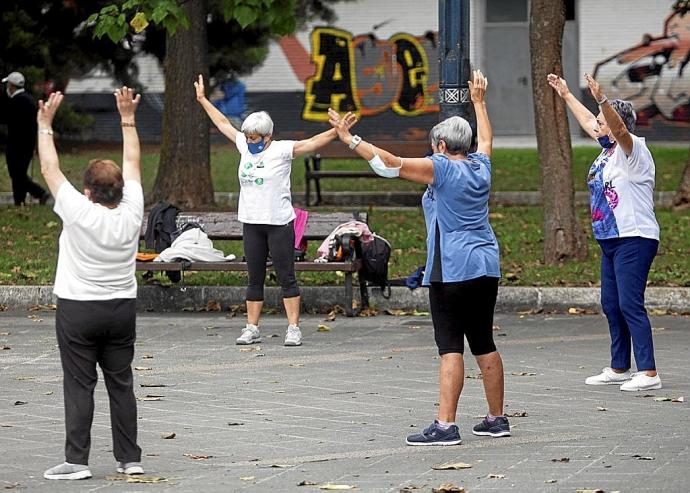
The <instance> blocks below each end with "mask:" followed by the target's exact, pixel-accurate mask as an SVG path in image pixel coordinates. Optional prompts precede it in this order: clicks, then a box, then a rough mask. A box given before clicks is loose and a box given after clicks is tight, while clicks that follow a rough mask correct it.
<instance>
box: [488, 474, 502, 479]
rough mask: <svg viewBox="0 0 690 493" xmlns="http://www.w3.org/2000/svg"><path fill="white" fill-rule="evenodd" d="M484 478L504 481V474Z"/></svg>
mask: <svg viewBox="0 0 690 493" xmlns="http://www.w3.org/2000/svg"><path fill="white" fill-rule="evenodd" d="M486 478H487V479H505V475H504V474H489V475H488V476H487V477H486Z"/></svg>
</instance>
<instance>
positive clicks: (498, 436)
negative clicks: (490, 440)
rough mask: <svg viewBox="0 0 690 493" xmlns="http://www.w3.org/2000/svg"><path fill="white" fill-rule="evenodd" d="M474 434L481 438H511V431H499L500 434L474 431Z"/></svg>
mask: <svg viewBox="0 0 690 493" xmlns="http://www.w3.org/2000/svg"><path fill="white" fill-rule="evenodd" d="M472 434H473V435H477V436H479V437H494V438H500V437H509V436H510V432H509V431H499V432H498V433H491V432H490V431H474V430H472Z"/></svg>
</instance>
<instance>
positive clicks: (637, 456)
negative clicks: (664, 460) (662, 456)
mask: <svg viewBox="0 0 690 493" xmlns="http://www.w3.org/2000/svg"><path fill="white" fill-rule="evenodd" d="M632 457H633V458H634V459H637V460H656V459H655V458H654V457H645V456H643V455H638V454H635V455H633V456H632Z"/></svg>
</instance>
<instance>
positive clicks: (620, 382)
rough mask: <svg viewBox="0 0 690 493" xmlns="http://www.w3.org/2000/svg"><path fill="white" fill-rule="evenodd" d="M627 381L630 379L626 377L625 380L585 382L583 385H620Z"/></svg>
mask: <svg viewBox="0 0 690 493" xmlns="http://www.w3.org/2000/svg"><path fill="white" fill-rule="evenodd" d="M629 381H630V379H629V378H628V379H627V380H616V381H615V382H591V383H590V382H585V385H622V384H624V383H625V382H629Z"/></svg>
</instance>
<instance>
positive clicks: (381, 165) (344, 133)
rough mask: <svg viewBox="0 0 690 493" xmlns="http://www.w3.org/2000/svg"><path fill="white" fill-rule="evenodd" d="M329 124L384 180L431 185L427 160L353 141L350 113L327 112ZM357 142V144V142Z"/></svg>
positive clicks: (432, 174)
mask: <svg viewBox="0 0 690 493" xmlns="http://www.w3.org/2000/svg"><path fill="white" fill-rule="evenodd" d="M328 117H329V122H330V124H331V125H332V126H333V128H334V129H335V131H336V132H337V134H338V138H339V139H340V140H341V141H342V142H343V143H345V144H347V145H348V146H350V148H352V146H353V145H354V151H355V152H356V153H357V154H358V155H359V156H360V157H361V158H363V159H366V160H367V161H369V166H370V167H371V169H372V170H374V172H375V173H376V174H377V175H379V176H382V177H384V178H397V177H400V178H404V179H406V180H410V181H413V182H416V183H423V184H431V183H433V181H434V163H433V162H432V161H431V159H429V158H403V157H400V156H395V155H394V154H392V153H390V152H388V151H386V150H385V149H382V148H380V147H377V146H375V145H373V144H371V143H370V142H366V141H364V140H363V139H355V137H354V136H353V135H352V134H351V133H350V127H351V126H352V125H353V124H354V122H356V121H357V118H356V116H355V115H353V114H352V113H347V114H346V115H345V116H344V117H342V118H341V117H340V115H339V114H338V113H337V112H336V111H334V110H332V109H329V110H328ZM358 140H359V142H357V141H358Z"/></svg>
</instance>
